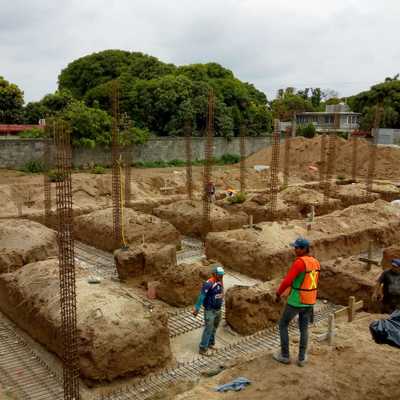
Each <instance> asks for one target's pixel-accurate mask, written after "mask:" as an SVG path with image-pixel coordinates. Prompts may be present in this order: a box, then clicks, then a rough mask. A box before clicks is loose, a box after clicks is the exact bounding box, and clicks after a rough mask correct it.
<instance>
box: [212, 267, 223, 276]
mask: <svg viewBox="0 0 400 400" xmlns="http://www.w3.org/2000/svg"><path fill="white" fill-rule="evenodd" d="M212 272H213V273H214V274H216V275H224V274H225V271H224V269H223V268H222V267H221V266H220V265H215V266H214V268H213V270H212Z"/></svg>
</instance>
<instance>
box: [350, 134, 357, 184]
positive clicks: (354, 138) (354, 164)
mask: <svg viewBox="0 0 400 400" xmlns="http://www.w3.org/2000/svg"><path fill="white" fill-rule="evenodd" d="M351 140H352V148H353V155H352V160H351V162H352V164H351V179H352V181H353V182H355V181H356V180H357V157H358V137H357V136H356V135H354V133H353V135H352V138H351Z"/></svg>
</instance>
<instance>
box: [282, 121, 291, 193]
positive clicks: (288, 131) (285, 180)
mask: <svg viewBox="0 0 400 400" xmlns="http://www.w3.org/2000/svg"><path fill="white" fill-rule="evenodd" d="M292 130H293V127H292V129H290V128H289V129H286V132H285V155H284V161H283V186H284V187H287V186H288V185H289V174H290V171H289V167H290V144H291V138H292Z"/></svg>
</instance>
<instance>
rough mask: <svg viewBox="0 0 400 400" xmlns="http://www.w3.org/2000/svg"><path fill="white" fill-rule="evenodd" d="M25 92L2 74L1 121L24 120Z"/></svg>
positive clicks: (10, 122)
mask: <svg viewBox="0 0 400 400" xmlns="http://www.w3.org/2000/svg"><path fill="white" fill-rule="evenodd" d="M23 105H24V93H23V92H22V90H21V89H20V88H19V87H18V86H17V85H15V84H13V83H9V82H8V81H6V80H5V79H4V78H3V77H2V76H0V123H2V124H14V123H20V122H21V120H22V114H23Z"/></svg>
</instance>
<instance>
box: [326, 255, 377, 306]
mask: <svg viewBox="0 0 400 400" xmlns="http://www.w3.org/2000/svg"><path fill="white" fill-rule="evenodd" d="M381 273H382V269H381V268H379V267H376V266H374V265H373V266H372V267H371V270H369V271H368V270H367V265H366V263H363V262H362V261H359V259H358V257H349V258H341V257H339V258H338V259H336V260H334V261H325V262H323V263H322V266H321V275H320V279H319V288H318V297H319V298H322V299H327V300H329V301H331V302H332V303H334V304H341V305H343V306H347V305H348V302H349V296H354V297H355V298H356V300H357V301H358V300H363V301H364V309H365V310H367V311H369V312H377V311H379V308H378V305H377V304H376V303H375V302H373V301H372V294H373V291H374V287H375V285H376V281H377V279H378V277H379V275H380V274H381Z"/></svg>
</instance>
